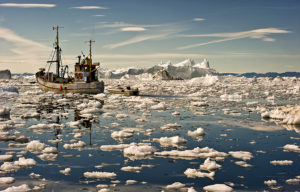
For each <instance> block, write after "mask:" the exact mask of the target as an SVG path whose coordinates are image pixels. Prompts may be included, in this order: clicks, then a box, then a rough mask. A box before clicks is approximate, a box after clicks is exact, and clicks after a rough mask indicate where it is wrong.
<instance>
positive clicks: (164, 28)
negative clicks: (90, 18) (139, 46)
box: [99, 22, 183, 49]
mask: <svg viewBox="0 0 300 192" xmlns="http://www.w3.org/2000/svg"><path fill="white" fill-rule="evenodd" d="M99 27H100V28H112V29H114V30H115V32H117V31H116V29H117V30H118V31H139V32H142V34H139V35H136V36H134V37H132V38H130V39H127V40H125V41H122V42H119V43H113V44H108V45H105V46H104V48H108V49H114V48H118V47H123V46H126V45H131V44H135V43H140V42H144V41H149V40H161V39H167V38H172V37H174V35H175V34H177V33H179V32H181V31H183V27H182V26H179V25H176V24H159V25H134V24H128V23H124V22H115V23H106V24H105V23H103V24H102V25H100V26H99Z"/></svg>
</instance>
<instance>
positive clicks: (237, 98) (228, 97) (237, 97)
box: [220, 93, 243, 101]
mask: <svg viewBox="0 0 300 192" xmlns="http://www.w3.org/2000/svg"><path fill="white" fill-rule="evenodd" d="M220 98H221V99H222V100H223V101H242V98H243V97H242V95H239V94H237V93H235V94H233V95H229V94H224V95H221V96H220Z"/></svg>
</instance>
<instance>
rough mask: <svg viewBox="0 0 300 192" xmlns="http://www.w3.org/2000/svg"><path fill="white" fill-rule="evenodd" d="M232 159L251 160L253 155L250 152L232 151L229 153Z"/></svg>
mask: <svg viewBox="0 0 300 192" xmlns="http://www.w3.org/2000/svg"><path fill="white" fill-rule="evenodd" d="M228 153H229V154H230V155H231V156H232V157H234V158H237V159H243V160H244V161H245V160H250V159H252V158H253V155H252V153H250V152H248V151H230V152H228Z"/></svg>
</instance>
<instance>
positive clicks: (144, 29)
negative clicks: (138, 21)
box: [121, 27, 147, 31]
mask: <svg viewBox="0 0 300 192" xmlns="http://www.w3.org/2000/svg"><path fill="white" fill-rule="evenodd" d="M146 30H147V29H146V28H144V27H123V28H121V31H146Z"/></svg>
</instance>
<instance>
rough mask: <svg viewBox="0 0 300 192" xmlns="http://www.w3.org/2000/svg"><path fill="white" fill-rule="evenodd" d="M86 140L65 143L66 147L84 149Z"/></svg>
mask: <svg viewBox="0 0 300 192" xmlns="http://www.w3.org/2000/svg"><path fill="white" fill-rule="evenodd" d="M85 145H86V144H85V142H84V141H78V142H77V143H72V144H67V143H66V144H64V148H65V149H82V148H84V147H85Z"/></svg>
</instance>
